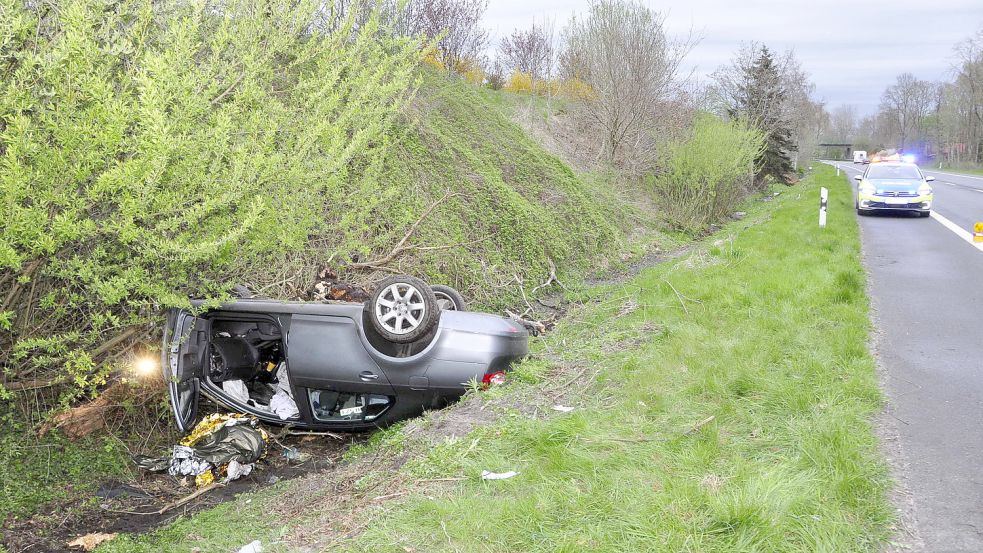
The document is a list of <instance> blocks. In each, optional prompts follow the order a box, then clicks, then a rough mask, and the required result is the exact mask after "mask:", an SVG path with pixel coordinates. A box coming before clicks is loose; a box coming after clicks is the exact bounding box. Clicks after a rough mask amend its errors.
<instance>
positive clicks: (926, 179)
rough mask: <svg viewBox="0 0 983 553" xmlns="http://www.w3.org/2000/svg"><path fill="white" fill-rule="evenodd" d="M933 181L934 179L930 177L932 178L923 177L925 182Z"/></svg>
mask: <svg viewBox="0 0 983 553" xmlns="http://www.w3.org/2000/svg"><path fill="white" fill-rule="evenodd" d="M934 180H935V177H932V176H926V177H925V182H932V181H934Z"/></svg>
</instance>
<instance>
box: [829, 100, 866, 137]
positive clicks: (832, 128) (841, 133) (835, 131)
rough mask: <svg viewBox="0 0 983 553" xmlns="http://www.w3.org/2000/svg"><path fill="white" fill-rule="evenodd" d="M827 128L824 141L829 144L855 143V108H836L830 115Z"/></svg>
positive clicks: (845, 106)
mask: <svg viewBox="0 0 983 553" xmlns="http://www.w3.org/2000/svg"><path fill="white" fill-rule="evenodd" d="M829 119H830V120H829V128H828V129H827V131H826V139H827V140H829V141H831V142H850V141H856V140H857V139H858V138H859V137H858V136H857V124H858V120H857V108H856V107H854V106H851V105H842V106H838V107H837V108H836V109H834V110H833V111H832V113H830V116H829Z"/></svg>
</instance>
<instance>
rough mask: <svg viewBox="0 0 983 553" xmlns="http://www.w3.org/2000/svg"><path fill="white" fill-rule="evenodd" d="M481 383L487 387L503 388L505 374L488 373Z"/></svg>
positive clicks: (497, 372) (499, 372) (498, 372)
mask: <svg viewBox="0 0 983 553" xmlns="http://www.w3.org/2000/svg"><path fill="white" fill-rule="evenodd" d="M481 383H482V384H484V385H485V386H501V385H502V384H505V373H504V372H502V371H496V372H493V373H488V374H486V375H485V376H483V377H482V378H481Z"/></svg>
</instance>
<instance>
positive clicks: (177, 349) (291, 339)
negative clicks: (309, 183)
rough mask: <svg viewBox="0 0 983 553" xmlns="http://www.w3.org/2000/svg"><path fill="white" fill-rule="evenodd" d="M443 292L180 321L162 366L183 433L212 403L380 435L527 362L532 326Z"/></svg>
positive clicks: (397, 283)
mask: <svg viewBox="0 0 983 553" xmlns="http://www.w3.org/2000/svg"><path fill="white" fill-rule="evenodd" d="M434 288H436V289H437V292H438V294H435V293H434V290H433V289H432V288H431V287H430V286H427V285H426V284H425V283H423V282H422V281H420V280H419V279H416V278H413V277H405V276H399V277H391V278H389V279H386V280H385V281H383V282H382V283H381V284H380V285H379V286H378V288H377V289H376V291H375V292H374V293H373V294H372V295H371V298H370V299H369V300H368V301H366V302H365V303H337V302H335V303H323V302H280V301H274V300H270V299H264V298H249V297H245V298H240V299H237V300H235V301H232V302H230V303H227V304H225V305H222V306H221V307H219V308H216V309H210V310H207V311H204V312H201V313H199V314H197V315H196V314H194V313H192V312H191V311H187V310H177V309H172V310H170V311H169V312H168V315H167V324H166V326H165V330H164V341H163V348H162V363H161V366H162V368H163V371H164V376H165V378H166V379H167V381H168V384H169V388H170V396H171V406H172V407H173V409H174V415H175V417H176V419H177V425H178V428H180V429H181V430H182V431H188V430H189V429H191V428H192V427H193V426H194V424H195V420H196V417H197V406H198V401H199V396H200V394H204V395H206V396H207V397H208V398H210V399H211V400H213V401H214V402H216V403H218V404H221V405H224V406H227V407H228V408H230V409H233V410H235V411H239V412H243V413H248V414H251V415H255V416H256V417H257V418H259V419H260V420H263V421H266V422H270V423H279V424H292V425H294V426H296V427H303V428H310V429H325V430H326V429H334V430H345V431H360V430H368V429H372V428H376V427H381V426H385V425H388V424H391V423H393V422H396V421H398V420H401V419H405V418H407V417H411V416H415V415H417V414H419V413H421V412H422V411H423V410H424V409H429V408H438V407H442V406H444V405H446V404H448V403H449V402H452V401H454V400H455V399H457V398H459V397H460V396H461V395H463V394H464V392H465V391H466V390H467V387H468V386H469V385H470V384H471V383H475V382H476V383H478V384H480V383H482V382H484V383H489V382H492V381H495V380H497V379H499V378H501V376H502V373H504V372H505V371H507V370H509V368H510V366H511V365H512V363H514V362H515V361H517V360H519V359H521V358H522V357H524V356H525V355H526V354H527V352H528V333H527V332H526V330H525V329H524V328H523V327H522V326H521V325H519V324H517V323H515V322H513V321H510V320H508V319H505V318H502V317H499V316H496V315H489V314H485V313H473V312H468V311H463V310H459V308H463V301H462V300H460V295H459V294H457V293H456V292H454V291H453V290H452V289H448V288H446V287H434ZM193 305H194V306H195V307H201V305H202V303H200V302H199V303H195V304H193Z"/></svg>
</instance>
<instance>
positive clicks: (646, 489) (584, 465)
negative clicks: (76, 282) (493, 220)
mask: <svg viewBox="0 0 983 553" xmlns="http://www.w3.org/2000/svg"><path fill="white" fill-rule="evenodd" d="M818 175H819V176H818V178H813V179H809V180H808V181H806V182H805V183H804V184H803V185H801V186H799V187H796V188H793V189H789V190H788V191H787V192H785V193H784V194H783V195H782V196H781V198H780V199H779V201H778V203H780V204H781V205H780V206H779V208H778V209H777V210H776V211H775V212H774V214H773V217H771V218H770V220H768V221H767V222H765V223H763V224H760V225H758V226H753V227H751V228H750V229H748V230H746V231H742V232H739V233H738V234H737V236H736V237H735V238H734V240H733V241H727V242H726V243H724V244H721V245H719V246H713V247H710V249H709V251H708V253H706V254H704V255H700V254H694V255H692V256H691V257H689V258H688V259H685V260H683V261H680V262H676V263H673V264H669V265H665V266H659V267H657V268H654V269H651V270H648V271H646V272H644V273H643V274H642V275H641V276H639V277H638V278H637V279H635V280H634V281H632V282H630V283H627V284H626V285H624V286H621V287H612V288H607V289H605V288H599V289H596V290H594V291H593V292H592V293H591V296H592V297H593V298H594V299H597V300H601V303H600V304H598V305H596V306H594V307H590V308H588V309H587V310H586V312H584V313H583V314H581V315H579V316H577V317H576V319H579V320H569V321H568V323H567V324H566V325H564V328H562V329H560V330H559V331H558V332H557V333H556V334H555V335H553V336H552V337H551V340H550V342H551V343H553V344H557V343H565V344H568V345H570V344H576V345H575V346H572V348H573V349H574V350H575V351H573V352H569V353H567V354H566V355H567V356H568V357H574V358H579V359H581V360H582V362H587V363H589V365H590V366H592V367H597V369H599V371H600V372H599V373H598V380H599V382H600V385H599V388H598V389H597V390H596V391H595V392H594V393H593V394H591V396H590V397H589V398H584V399H583V403H581V404H580V405H578V409H577V410H576V411H575V412H573V413H572V414H569V415H560V416H556V417H554V418H552V419H549V420H530V419H527V418H519V417H516V418H513V419H511V421H509V422H506V423H504V424H503V425H501V426H500V427H499V428H498V429H497V431H496V432H488V433H483V434H482V435H481V443H480V445H479V446H478V447H475V446H474V445H473V443H471V440H464V441H462V442H461V443H460V444H458V445H457V446H456V447H457V448H458V449H460V450H462V452H463V451H465V450H468V452H467V453H465V454H456V455H448V454H447V452H440V454H431V456H430V458H429V459H428V460H427V461H424V462H423V463H420V464H416V465H414V466H415V467H417V470H420V467H423V468H424V469H425V473H426V474H446V475H449V476H450V475H456V474H463V475H467V476H469V477H470V479H469V480H468V481H467V482H466V483H463V484H461V485H460V486H455V487H452V488H449V489H446V490H444V491H438V490H428V491H427V493H426V495H428V496H429V497H427V496H425V495H422V494H421V495H416V496H413V497H411V498H409V499H405V500H403V501H399V502H398V503H391V504H389V506H388V507H387V508H386V509H385V510H384V511H383V512H379V513H376V516H375V517H374V520H373V521H372V523H371V524H369V525H368V526H367V527H368V528H369V531H368V532H367V533H366V534H365V535H364V536H362V537H361V538H360V539H359V540H358V542H357V544H355V545H356V546H357V547H358V548H360V549H362V550H365V551H379V550H393V551H399V550H401V549H402V547H404V546H405V547H410V548H416V550H455V551H581V550H592V551H655V550H658V551H685V550H694V551H794V550H798V551H858V550H876V549H877V548H878V544H879V543H880V540H881V539H883V538H884V536H885V535H886V533H887V532H888V528H889V523H890V517H891V512H890V509H889V507H888V504H887V502H886V499H885V489H886V486H887V485H888V481H887V476H886V473H885V470H884V467H883V465H882V463H881V462H880V461H879V458H878V454H877V449H876V439H875V437H874V434H873V432H872V429H871V427H870V424H869V419H870V417H871V416H872V415H873V414H874V413H875V412H876V411H877V410H878V408H879V404H880V401H881V396H880V392H879V390H878V386H877V381H876V378H875V374H874V363H873V361H872V359H871V357H870V355H869V353H868V351H867V336H868V332H869V322H868V317H867V307H868V306H867V298H866V296H865V294H864V284H863V283H864V277H863V272H862V270H861V267H860V258H859V240H858V231H857V226H856V222H855V219H854V217H853V216H852V215H851V211H850V207H851V206H850V205H849V195H848V194H845V193H844V194H839V195H837V194H835V193H834V200H833V204H832V207H831V215H830V226H829V228H827V229H826V230H825V231H820V230H819V229H818V228H817V225H816V209H815V207H816V203H817V202H816V201H815V200H816V197H817V196H818V193H817V189H818V186H819V185H820V184H822V185H825V186H828V187H830V188H832V189H833V190H841V191H846V190H847V188H846V183H845V181H844V180H843V179H842V178H840V179H837V178H836V177H835V176H833V174H832V173H831V171H830V169H829V168H826V167H824V166H823V167H822V168H821V169H820V170H819V173H818ZM741 225H742V223H737V224H734V225H732V228H731V229H730V230H732V231H734V230H737V229H738V228H739V227H740V226H741ZM669 283H672V286H674V287H675V288H676V290H678V294H679V295H678V296H677V294H676V292H674V291H673V289H672V287H671V286H670V285H669ZM626 295H627V296H629V297H630V298H632V299H633V300H634V301H636V302H637V303H638V304H639V305H640V306H641V307H640V308H639V309H637V310H636V311H634V312H633V313H631V314H629V315H627V316H623V317H620V318H619V317H618V316H617V313H618V312H619V310H620V309H621V307H622V306H621V303H622V301H624V300H623V299H622V300H621V301H618V300H617V299H618V298H619V297H622V298H623V296H626ZM683 298H689V299H683ZM611 300H615V301H611ZM683 303H684V304H686V306H687V307H686V309H687V310H688V313H687V312H686V311H684V310H683V309H682V308H681V304H683ZM633 335H635V336H639V337H640V338H641V340H640V341H639V343H638V345H637V346H635V345H632V346H626V347H624V348H623V349H622V350H621V352H620V353H617V354H613V355H604V354H602V353H601V347H602V346H603V345H604V344H605V343H610V341H611V338H612V337H616V336H619V337H623V336H633ZM710 416H713V417H715V418H714V419H713V420H712V421H711V422H709V423H708V424H706V425H705V426H702V427H701V428H700V429H698V430H696V431H693V432H691V433H689V434H688V435H687V430H689V429H692V428H693V427H694V425H695V424H697V423H698V422H699V421H703V420H705V419H706V418H707V417H710ZM459 453H460V452H459ZM448 459H449V460H451V461H448ZM482 469H490V470H493V471H506V470H517V471H519V472H520V475H519V476H517V477H515V478H513V479H510V480H506V481H500V482H482V481H480V480H478V479H477V478H476V476H477V474H479V473H480V471H481V470H482ZM397 536H398V537H399V538H398V539H399V544H398V545H399V547H394V546H393V545H392V544H393V541H394V539H395V538H394V537H397ZM387 546H388V548H387ZM380 548H381V549H380Z"/></svg>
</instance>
